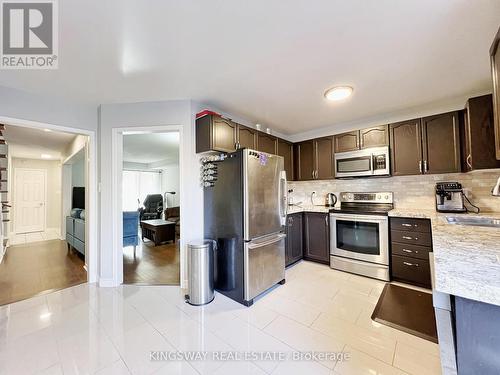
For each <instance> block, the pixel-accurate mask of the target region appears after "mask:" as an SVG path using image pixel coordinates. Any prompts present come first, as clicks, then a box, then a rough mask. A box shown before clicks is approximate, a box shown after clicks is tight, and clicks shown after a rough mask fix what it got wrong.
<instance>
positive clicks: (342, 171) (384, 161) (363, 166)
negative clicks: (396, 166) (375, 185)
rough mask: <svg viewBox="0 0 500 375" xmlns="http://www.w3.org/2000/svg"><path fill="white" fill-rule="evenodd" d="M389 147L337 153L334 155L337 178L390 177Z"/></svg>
mask: <svg viewBox="0 0 500 375" xmlns="http://www.w3.org/2000/svg"><path fill="white" fill-rule="evenodd" d="M389 155H390V153H389V147H388V146H384V147H373V148H366V149H363V150H356V151H349V152H337V153H335V155H334V164H335V177H336V178H346V177H367V176H389V175H390V174H391V167H390V163H389Z"/></svg>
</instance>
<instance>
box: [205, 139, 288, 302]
mask: <svg viewBox="0 0 500 375" xmlns="http://www.w3.org/2000/svg"><path fill="white" fill-rule="evenodd" d="M216 164H217V180H216V182H215V183H214V186H211V187H205V189H204V224H205V237H206V238H208V239H213V240H215V241H216V242H217V249H216V250H215V251H216V253H215V270H214V275H215V288H216V290H217V291H218V292H220V293H222V294H224V295H226V296H228V297H229V298H231V299H233V300H235V301H237V302H239V303H242V304H244V305H246V306H250V305H252V304H253V299H254V298H255V297H256V296H258V295H259V294H261V293H262V292H264V291H266V290H267V289H269V288H270V287H272V286H274V285H275V284H277V283H284V282H285V237H286V235H285V233H284V224H285V220H286V206H287V197H286V194H287V186H286V174H285V171H284V167H283V165H284V164H283V158H282V157H281V156H277V155H272V154H267V153H262V152H258V151H255V150H250V149H241V150H238V151H236V152H234V153H232V154H228V155H227V158H226V159H225V160H223V161H219V162H217V163H216Z"/></svg>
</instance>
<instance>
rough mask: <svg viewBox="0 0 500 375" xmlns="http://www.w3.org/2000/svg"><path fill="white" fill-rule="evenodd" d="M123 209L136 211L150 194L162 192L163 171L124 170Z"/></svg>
mask: <svg viewBox="0 0 500 375" xmlns="http://www.w3.org/2000/svg"><path fill="white" fill-rule="evenodd" d="M122 186H123V210H124V211H135V210H137V209H138V208H139V207H140V206H142V202H144V199H146V196H147V195H148V194H162V190H161V173H160V172H143V171H130V170H126V171H123V184H122Z"/></svg>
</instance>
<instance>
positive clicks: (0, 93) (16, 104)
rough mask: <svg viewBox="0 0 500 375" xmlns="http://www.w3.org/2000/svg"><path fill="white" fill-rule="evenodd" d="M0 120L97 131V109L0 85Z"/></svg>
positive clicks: (88, 105)
mask: <svg viewBox="0 0 500 375" xmlns="http://www.w3.org/2000/svg"><path fill="white" fill-rule="evenodd" d="M0 117H10V118H13V119H20V120H31V121H36V122H44V123H48V124H53V125H60V126H63V127H74V128H79V129H86V130H97V106H96V105H90V104H78V103H73V102H70V101H68V100H66V99H65V98H64V97H58V98H55V97H49V96H46V95H35V94H31V93H28V92H25V91H21V90H16V89H12V88H8V87H3V86H0Z"/></svg>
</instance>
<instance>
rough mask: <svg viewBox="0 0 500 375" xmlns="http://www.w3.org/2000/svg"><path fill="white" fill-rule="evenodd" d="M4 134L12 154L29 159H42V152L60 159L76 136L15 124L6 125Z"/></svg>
mask: <svg viewBox="0 0 500 375" xmlns="http://www.w3.org/2000/svg"><path fill="white" fill-rule="evenodd" d="M3 134H4V137H5V140H6V141H7V144H8V145H9V154H10V155H11V156H13V157H18V158H29V159H40V158H41V154H47V155H51V156H52V159H60V158H61V156H62V154H63V153H64V151H65V150H66V148H67V147H68V146H69V145H70V143H71V142H72V141H73V140H74V139H75V137H76V135H75V134H71V133H63V132H59V131H50V132H46V131H43V130H41V129H32V128H25V127H22V126H13V125H5V130H4V131H3Z"/></svg>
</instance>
